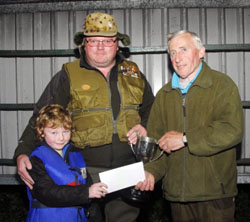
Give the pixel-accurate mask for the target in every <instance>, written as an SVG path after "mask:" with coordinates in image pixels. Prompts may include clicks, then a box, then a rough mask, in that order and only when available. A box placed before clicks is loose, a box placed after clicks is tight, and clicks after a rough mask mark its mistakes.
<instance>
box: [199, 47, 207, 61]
mask: <svg viewBox="0 0 250 222" xmlns="http://www.w3.org/2000/svg"><path fill="white" fill-rule="evenodd" d="M205 54H206V49H205V47H204V46H203V47H202V48H201V49H200V51H199V56H200V59H202V58H204V56H205Z"/></svg>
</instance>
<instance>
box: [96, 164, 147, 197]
mask: <svg viewBox="0 0 250 222" xmlns="http://www.w3.org/2000/svg"><path fill="white" fill-rule="evenodd" d="M99 177H100V180H101V182H103V183H105V184H107V185H108V192H109V193H111V192H114V191H117V190H121V189H124V188H127V187H131V186H135V185H136V184H137V183H138V182H139V181H144V180H145V173H144V167H143V163H142V162H137V163H134V164H130V165H126V166H123V167H118V168H115V169H112V170H107V171H104V172H101V173H99Z"/></svg>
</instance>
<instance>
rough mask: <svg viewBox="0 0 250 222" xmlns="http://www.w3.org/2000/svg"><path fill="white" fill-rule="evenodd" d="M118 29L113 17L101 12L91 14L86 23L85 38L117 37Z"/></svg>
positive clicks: (84, 28)
mask: <svg viewBox="0 0 250 222" xmlns="http://www.w3.org/2000/svg"><path fill="white" fill-rule="evenodd" d="M117 32H118V29H117V25H116V23H115V19H114V17H113V16H111V15H109V14H105V13H101V12H97V13H93V14H89V15H88V16H87V17H86V18H85V21H84V27H83V34H84V35H85V36H115V35H117Z"/></svg>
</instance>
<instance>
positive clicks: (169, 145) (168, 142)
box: [158, 131, 184, 154]
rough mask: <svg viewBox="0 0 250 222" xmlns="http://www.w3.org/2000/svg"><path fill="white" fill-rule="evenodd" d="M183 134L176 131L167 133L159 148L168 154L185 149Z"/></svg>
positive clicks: (162, 138) (160, 141) (161, 139)
mask: <svg viewBox="0 0 250 222" xmlns="http://www.w3.org/2000/svg"><path fill="white" fill-rule="evenodd" d="M182 138H183V133H181V132H176V131H169V132H166V133H165V134H164V135H163V136H162V137H161V138H160V140H159V141H158V144H159V147H160V148H161V149H163V150H164V151H165V152H167V153H169V154H170V153H171V152H172V151H175V150H179V149H181V148H183V147H184V142H183V139H182Z"/></svg>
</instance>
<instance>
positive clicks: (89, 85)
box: [63, 60, 145, 148]
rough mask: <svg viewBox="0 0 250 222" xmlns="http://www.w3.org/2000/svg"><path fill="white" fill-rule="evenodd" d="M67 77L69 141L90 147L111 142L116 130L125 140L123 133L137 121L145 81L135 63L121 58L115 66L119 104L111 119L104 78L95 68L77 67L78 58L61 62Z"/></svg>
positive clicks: (110, 108) (108, 87)
mask: <svg viewBox="0 0 250 222" xmlns="http://www.w3.org/2000/svg"><path fill="white" fill-rule="evenodd" d="M63 69H64V70H65V71H66V72H67V73H68V76H69V80H70V94H71V101H70V103H69V104H68V107H67V108H68V110H69V111H70V112H71V113H72V119H73V130H72V141H73V142H74V144H75V145H76V146H77V147H79V148H84V147H86V146H90V147H94V146H101V145H104V144H109V143H111V142H112V135H113V134H115V133H118V136H119V139H120V141H123V142H127V141H128V140H127V136H126V134H127V132H128V131H129V130H130V129H131V128H132V127H133V126H135V125H136V124H139V123H140V122H141V118H140V115H139V112H138V110H139V106H140V105H141V104H142V100H143V93H144V88H145V82H144V80H143V79H142V76H141V73H140V71H139V68H138V67H137V65H136V64H135V63H133V62H129V61H123V62H122V63H121V64H119V65H118V83H117V84H118V90H119V93H120V98H121V104H120V112H119V115H118V117H117V119H116V120H115V119H114V118H113V112H112V107H111V94H110V86H109V83H108V81H107V80H106V79H105V77H104V76H103V75H101V74H100V73H99V72H98V71H96V70H89V69H86V68H83V67H80V60H76V61H74V62H71V63H67V64H64V65H63Z"/></svg>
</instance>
